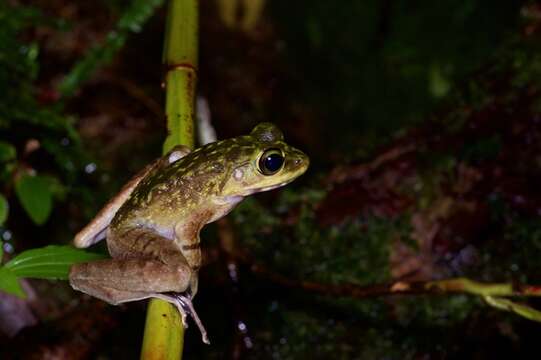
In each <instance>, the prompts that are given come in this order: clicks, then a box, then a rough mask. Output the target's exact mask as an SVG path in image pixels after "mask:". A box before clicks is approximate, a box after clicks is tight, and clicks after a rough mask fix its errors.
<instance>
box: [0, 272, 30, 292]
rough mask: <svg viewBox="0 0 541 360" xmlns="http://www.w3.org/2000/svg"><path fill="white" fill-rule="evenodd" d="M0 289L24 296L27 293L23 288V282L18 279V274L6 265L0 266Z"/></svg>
mask: <svg viewBox="0 0 541 360" xmlns="http://www.w3.org/2000/svg"><path fill="white" fill-rule="evenodd" d="M0 291H4V292H6V293H8V294H13V295H16V296H18V297H21V298H24V297H25V293H24V291H23V289H22V288H21V284H20V283H19V280H18V279H17V276H16V275H15V274H14V273H13V271H11V270H10V269H7V268H5V267H2V268H0Z"/></svg>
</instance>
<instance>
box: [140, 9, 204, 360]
mask: <svg viewBox="0 0 541 360" xmlns="http://www.w3.org/2000/svg"><path fill="white" fill-rule="evenodd" d="M197 33H198V1H197V0H170V2H169V9H168V13H167V23H166V28H165V45H164V53H163V60H164V65H165V69H166V73H165V80H164V82H165V84H164V85H165V95H166V99H165V112H166V117H167V129H168V132H169V133H168V136H167V138H166V139H165V142H164V146H163V150H164V153H165V152H167V151H168V150H170V149H171V148H172V147H174V146H176V145H186V146H188V147H190V148H193V146H194V106H195V105H194V99H195V87H196V81H197V50H198V49H197ZM183 337H184V327H183V326H182V322H181V319H180V316H179V314H178V311H177V309H176V308H175V307H173V306H172V305H171V304H169V303H167V302H165V301H163V300H159V299H152V300H151V301H150V303H149V306H148V310H147V320H146V325H145V335H144V339H143V348H142V351H141V359H145V360H146V359H168V360H169V359H170V360H177V359H181V358H182V350H183Z"/></svg>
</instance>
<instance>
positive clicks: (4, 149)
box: [0, 141, 17, 162]
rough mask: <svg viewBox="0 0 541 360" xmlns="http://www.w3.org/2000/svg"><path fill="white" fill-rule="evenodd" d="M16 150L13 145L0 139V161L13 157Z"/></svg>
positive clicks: (15, 154)
mask: <svg viewBox="0 0 541 360" xmlns="http://www.w3.org/2000/svg"><path fill="white" fill-rule="evenodd" d="M16 156H17V151H16V150H15V147H14V146H13V145H11V144H10V143H7V142H5V141H0V162H4V161H9V160H13V159H15V157H16Z"/></svg>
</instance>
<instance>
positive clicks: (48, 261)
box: [5, 245, 106, 280]
mask: <svg viewBox="0 0 541 360" xmlns="http://www.w3.org/2000/svg"><path fill="white" fill-rule="evenodd" d="M104 258H106V256H105V255H103V254H98V253H91V252H87V251H84V250H80V249H76V248H74V247H72V246H58V245H52V246H46V247H43V248H38V249H31V250H27V251H23V252H22V253H20V254H19V255H17V256H16V257H14V258H13V259H11V260H10V261H9V262H8V263H7V264H6V265H5V268H7V269H10V270H11V271H13V273H14V274H15V275H17V276H19V277H30V278H38V279H60V280H66V279H68V274H69V269H70V267H71V265H73V264H76V263H81V262H87V261H95V260H99V259H104Z"/></svg>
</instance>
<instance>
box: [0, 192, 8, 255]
mask: <svg viewBox="0 0 541 360" xmlns="http://www.w3.org/2000/svg"><path fill="white" fill-rule="evenodd" d="M8 211H9V205H8V201H7V200H6V198H5V197H4V195H2V194H0V226H1V225H3V224H4V222H5V221H6V219H7V218H8ZM0 259H2V257H0Z"/></svg>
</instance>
